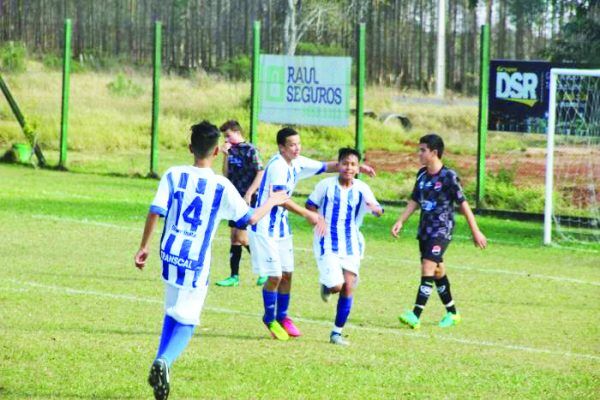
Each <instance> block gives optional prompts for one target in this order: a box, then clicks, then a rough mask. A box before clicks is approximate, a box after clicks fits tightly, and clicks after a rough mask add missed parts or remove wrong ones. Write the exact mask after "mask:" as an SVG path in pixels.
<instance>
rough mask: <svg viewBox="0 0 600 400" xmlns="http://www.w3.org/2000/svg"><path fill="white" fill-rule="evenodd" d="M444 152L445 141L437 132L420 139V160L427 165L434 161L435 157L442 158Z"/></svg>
mask: <svg viewBox="0 0 600 400" xmlns="http://www.w3.org/2000/svg"><path fill="white" fill-rule="evenodd" d="M443 154H444V141H443V140H442V138H441V137H440V136H438V135H436V134H435V133H430V134H428V135H425V136H423V137H422V138H421V139H419V160H420V161H421V164H423V165H425V164H427V163H428V162H429V161H432V159H433V157H437V158H438V159H440V160H441V159H442V155H443Z"/></svg>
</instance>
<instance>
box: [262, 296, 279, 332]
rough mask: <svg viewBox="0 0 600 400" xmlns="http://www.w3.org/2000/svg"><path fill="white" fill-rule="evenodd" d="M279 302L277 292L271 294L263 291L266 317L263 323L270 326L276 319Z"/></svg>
mask: <svg viewBox="0 0 600 400" xmlns="http://www.w3.org/2000/svg"><path fill="white" fill-rule="evenodd" d="M276 302H277V292H269V291H268V290H266V289H263V304H264V306H265V316H264V317H263V321H264V322H265V324H270V323H271V322H273V320H274V319H275V303H276Z"/></svg>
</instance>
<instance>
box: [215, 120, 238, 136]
mask: <svg viewBox="0 0 600 400" xmlns="http://www.w3.org/2000/svg"><path fill="white" fill-rule="evenodd" d="M219 130H220V131H221V132H223V133H225V132H227V131H236V132H239V133H242V127H241V125H240V123H239V122H237V121H236V120H235V119H230V120H229V121H226V122H225V123H224V124H223V125H221V127H220V128H219Z"/></svg>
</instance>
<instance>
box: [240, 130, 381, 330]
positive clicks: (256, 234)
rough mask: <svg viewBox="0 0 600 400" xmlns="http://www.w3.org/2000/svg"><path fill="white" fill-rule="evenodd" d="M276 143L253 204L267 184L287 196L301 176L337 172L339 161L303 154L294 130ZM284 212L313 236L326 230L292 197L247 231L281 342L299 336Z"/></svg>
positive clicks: (267, 314) (267, 319)
mask: <svg viewBox="0 0 600 400" xmlns="http://www.w3.org/2000/svg"><path fill="white" fill-rule="evenodd" d="M277 145H278V147H279V153H278V154H276V155H275V156H273V157H272V158H271V160H269V162H268V163H267V166H266V167H265V174H264V175H263V178H262V181H261V183H260V188H259V190H258V199H257V202H256V204H257V205H261V204H263V203H264V201H265V199H266V198H267V197H266V196H267V193H268V188H269V187H272V188H273V191H279V190H282V191H285V192H286V193H287V194H288V195H289V196H291V195H292V193H293V192H294V189H295V187H296V184H297V183H298V181H299V180H300V179H304V178H309V177H311V176H313V175H316V174H320V173H322V172H333V171H335V170H336V165H337V161H329V162H321V161H315V160H312V159H310V158H306V157H303V156H301V155H300V151H301V149H302V146H301V144H300V135H299V134H298V132H296V131H295V130H294V129H292V128H283V129H281V130H280V131H279V132H277ZM360 171H361V172H363V173H367V174H370V175H374V174H375V171H374V170H373V169H372V168H371V167H369V166H367V165H361V166H360ZM288 211H291V212H293V213H295V214H298V215H300V216H302V217H304V218H306V220H307V221H308V222H309V223H310V224H312V225H314V226H315V231H316V233H317V234H319V235H321V236H322V235H323V234H324V232H325V222H324V220H323V217H322V216H321V215H319V214H318V213H316V212H314V211H310V210H308V209H306V208H304V207H301V206H300V205H298V204H296V203H295V202H294V201H292V200H288V201H287V202H285V204H283V205H282V206H279V207H276V208H273V209H272V210H271V213H270V216H269V218H264V219H263V220H261V221H259V222H258V223H257V224H256V225H254V226H253V227H252V228H251V229H250V230H249V232H248V237H249V239H250V250H251V254H252V268H253V270H254V273H256V274H258V275H260V276H264V275H267V276H268V277H269V278H268V279H267V281H266V282H265V284H264V286H263V305H264V316H263V322H264V324H265V325H266V327H267V329H268V330H269V331H270V332H271V335H272V336H273V337H274V338H276V339H279V340H287V339H289V336H294V337H295V336H300V331H299V330H298V328H297V327H296V326H295V324H294V323H293V321H292V320H291V318H289V317H288V307H289V304H290V290H291V287H292V273H293V271H294V249H293V243H292V230H291V227H290V225H289V223H288Z"/></svg>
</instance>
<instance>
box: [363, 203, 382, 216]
mask: <svg viewBox="0 0 600 400" xmlns="http://www.w3.org/2000/svg"><path fill="white" fill-rule="evenodd" d="M366 204H367V208H368V209H369V210H371V212H372V213H373V215H375V216H377V217H379V216H381V215H383V208H382V207H381V206H380V205H377V204H371V203H366Z"/></svg>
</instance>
